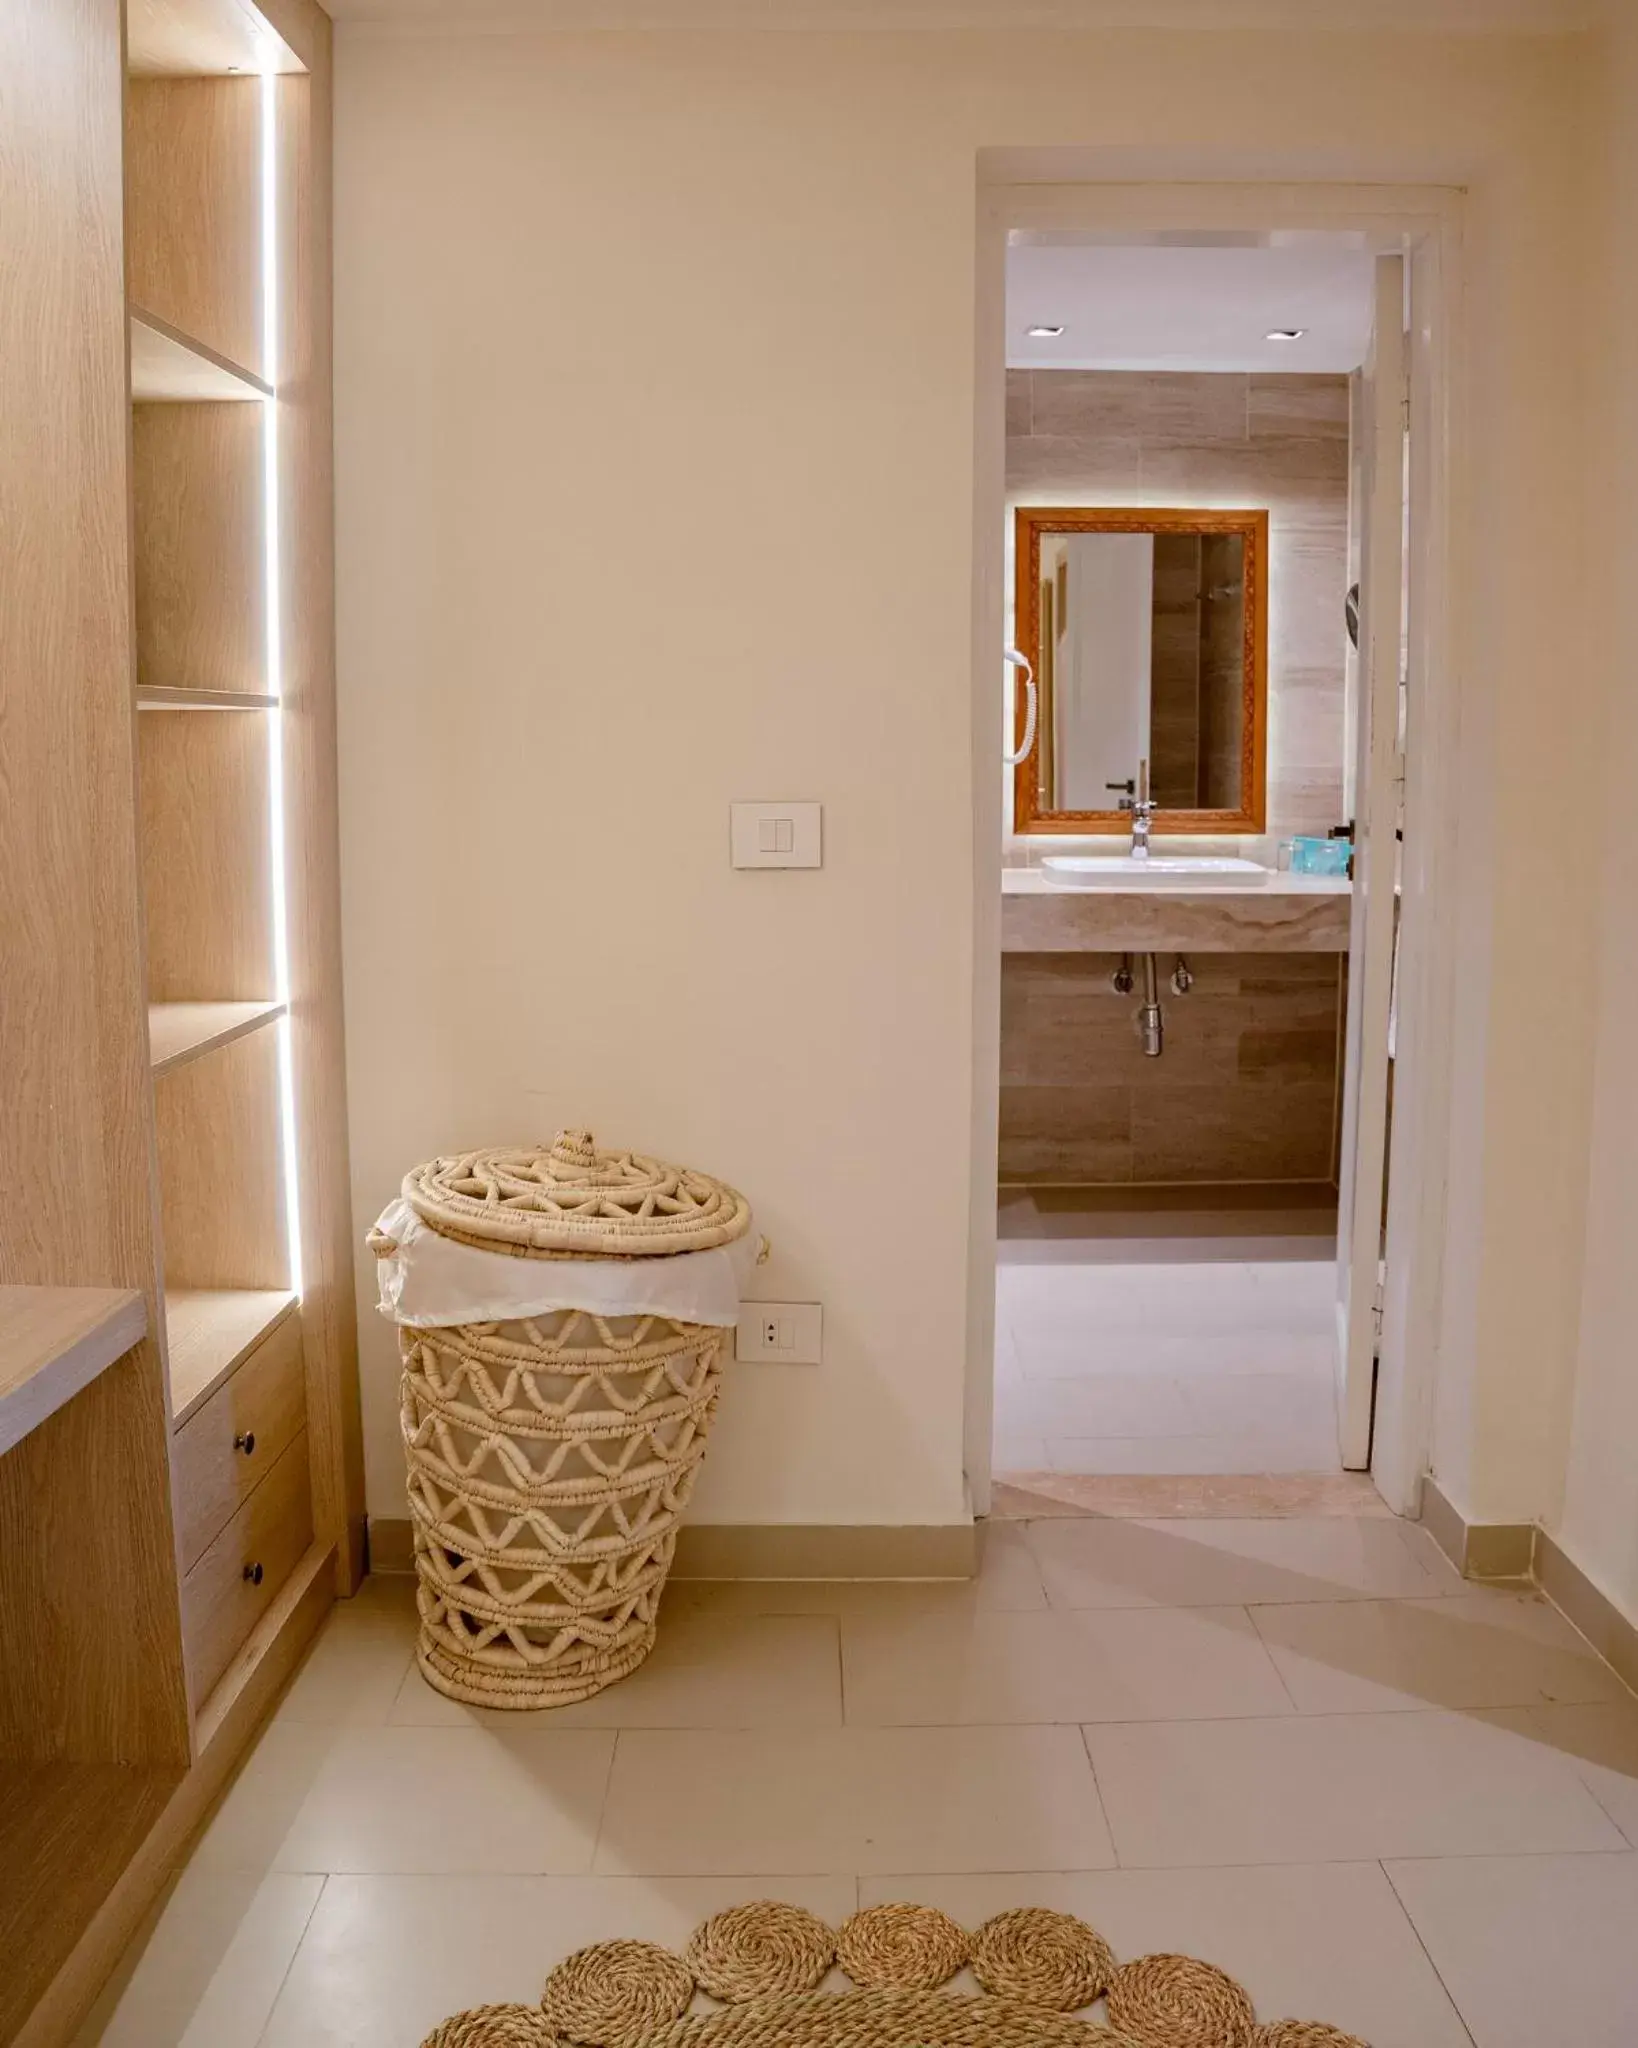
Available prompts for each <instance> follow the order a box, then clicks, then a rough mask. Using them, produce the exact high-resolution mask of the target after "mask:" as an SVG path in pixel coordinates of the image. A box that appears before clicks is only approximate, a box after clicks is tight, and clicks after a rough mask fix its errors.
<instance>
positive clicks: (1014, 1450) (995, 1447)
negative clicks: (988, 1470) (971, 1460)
mask: <svg viewBox="0 0 1638 2048" xmlns="http://www.w3.org/2000/svg"><path fill="white" fill-rule="evenodd" d="M990 1464H991V1467H992V1469H993V1470H995V1471H997V1472H1046V1471H1049V1470H1050V1469H1051V1468H1050V1466H1049V1464H1048V1461H1047V1446H1046V1438H1045V1437H1044V1436H1032V1435H1031V1434H1030V1432H1029V1431H1028V1430H1023V1429H1014V1428H1011V1427H1010V1426H1009V1425H1008V1423H1007V1421H1006V1418H1005V1417H1004V1416H1003V1415H1002V1413H1001V1412H1000V1410H999V1409H998V1410H997V1411H996V1417H995V1436H994V1439H993V1441H992V1443H991V1446H990Z"/></svg>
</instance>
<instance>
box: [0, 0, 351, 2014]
mask: <svg viewBox="0 0 1638 2048" xmlns="http://www.w3.org/2000/svg"><path fill="white" fill-rule="evenodd" d="M122 51H123V53H124V56H125V59H126V69H127V72H128V76H127V77H126V78H125V79H124V81H123V83H122V82H121V80H120V76H119V73H120V57H121V54H122ZM0 72H4V73H5V74H7V75H15V76H17V77H18V78H19V79H20V80H22V81H23V87H24V90H26V92H27V93H28V94H29V96H30V100H31V103H32V104H33V106H34V111H35V113H36V115H37V117H38V118H37V119H35V120H33V121H32V122H31V123H30V124H29V127H28V129H27V131H26V133H25V135H24V137H23V139H22V141H21V142H20V144H19V149H18V151H16V152H13V153H12V154H11V155H10V156H7V157H6V158H5V159H4V161H3V162H0V214H6V213H8V212H9V211H10V210H17V211H18V212H19V217H20V218H27V220H28V221H29V223H30V233H29V235H28V236H26V237H24V239H23V241H22V242H21V243H20V244H19V246H18V252H17V253H18V275H16V276H15V277H14V278H12V279H11V280H10V281H9V283H10V288H9V289H8V291H7V292H5V293H4V294H0V360H3V361H4V362H5V364H6V375H5V378H4V379H3V380H0V415H3V418H0V425H3V427H4V430H5V439H6V446H7V449H8V475H7V488H8V497H9V498H11V499H13V500H14V502H15V503H16V504H17V505H18V506H19V507H20V508H23V509H25V510H26V511H27V513H28V515H29V516H28V527H29V536H30V546H31V550H33V551H34V553H35V554H36V556H37V558H38V559H39V560H40V561H41V562H43V563H44V564H46V565H47V567H48V568H49V570H50V571H51V573H48V574H40V575H37V576H33V577H30V578H28V579H25V580H24V582H23V583H21V584H20V585H19V587H18V590H17V591H15V592H8V595H7V601H6V604H5V605H4V606H0V667H3V668H4V671H5V674H6V676H7V774H8V783H7V786H8V790H9V792H10V796H11V800H10V801H9V802H8V803H7V804H6V805H4V806H0V867H3V869H4V871H5V873H6V876H7V896H8V902H10V903H12V904H15V905H16V906H17V908H18V911H19V914H18V915H17V916H16V917H14V918H12V919H10V920H8V924H7V933H8V939H7V959H6V973H7V980H8V986H11V987H13V988H14V989H15V990H17V991H18V992H19V993H20V994H21V995H25V996H26V998H27V1000H26V1001H25V1000H20V1001H18V1002H17V1003H15V1004H10V1003H8V1004H6V1005H3V1006H0V1071H3V1072H5V1074H6V1076H7V1085H6V1088H5V1089H4V1090H3V1091H0V1156H4V1157H7V1158H11V1159H18V1160H30V1161H33V1162H34V1166H33V1167H32V1168H31V1170H30V1171H28V1172H26V1173H23V1172H20V1173H18V1174H16V1175H13V1176H10V1177H9V1179H8V1180H7V1181H6V1183H5V1184H4V1185H3V1186H0V1550H3V1552H4V1569H3V1570H0V1955H3V1956H4V1958H5V1962H4V1966H3V1967H0V2048H6V2044H9V2043H12V2042H13V2041H15V2040H18V2039H26V2041H27V2042H28V2043H29V2044H30V2048H59V2044H65V2043H67V2042H68V2041H70V2040H71V2039H72V2038H73V2037H74V2035H75V2033H76V2031H77V2029H78V2027H79V2024H80V2021H81V2019H82V2018H83V2015H84V2013H85V2010H86V2008H87V2007H88V2005H89V2004H90V2002H91V2000H92V1998H93V1997H94V1995H95V1993H96V1990H97V1988H98V1986H99V1984H100V1982H101V1980H102V1978H103V1977H104V1976H105V1975H106V1974H107V1972H108V1971H109V1970H110V1969H111V1968H112V1966H113V1964H114V1963H115V1961H116V1960H117V1958H118V1955H119V1952H120V1949H121V1947H122V1946H123V1944H124V1942H125V1941H126V1940H128V1939H129V1938H130V1936H131V1935H132V1934H133V1933H134V1932H135V1931H136V1928H137V1926H138V1924H139V1923H140V1920H141V1918H142V1916H143V1914H144V1913H145V1912H146V1910H147V1908H148V1907H149V1905H150V1904H151V1903H152V1902H153V1900H154V1899H155V1898H156V1897H157V1896H158V1895H159V1893H160V1891H161V1889H162V1887H163V1884H164V1882H165V1876H166V1872H167V1871H168V1870H169V1869H170V1868H172V1867H174V1864H175V1862H176V1859H177V1856H178V1853H179V1851H180V1847H181V1844H182V1843H183V1841H184V1840H185V1839H186V1837H187V1835H188V1833H189V1832H190V1831H191V1830H192V1829H193V1828H194V1827H195V1826H196V1825H197V1824H198V1822H199V1820H200V1819H201V1817H202V1816H203V1814H204V1812H205V1811H206V1809H207V1808H208V1805H209V1803H210V1801H211V1800H212V1799H213V1797H214V1796H215V1795H216V1793H217V1792H218V1791H219V1789H220V1788H221V1786H222V1785H223V1783H224V1782H225V1780H226V1778H227V1776H228V1774H229V1773H230V1772H231V1770H232V1768H233V1766H234V1764H235V1762H236V1760H237V1758H238V1757H239V1755H240V1754H241V1753H242V1751H243V1749H244V1746H245V1744H246V1743H247V1741H248V1740H249V1739H250V1737H251V1735H252V1734H253V1732H254V1730H255V1727H256V1725H257V1722H258V1720H259V1718H260V1717H261V1716H262V1715H263V1714H264V1713H265V1712H266V1711H267V1709H268V1708H269V1706H270V1705H271V1702H272V1700H273V1699H274V1698H275V1697H276V1695H277V1692H278V1689H279V1687H280V1685H281V1684H282V1683H283V1681H284V1679H285V1678H286V1677H287V1676H288V1674H289V1672H290V1671H291V1669H292V1668H293V1667H294V1664H295V1662H296V1660H297V1659H298V1658H299V1656H300V1655H301V1653H302V1650H303V1648H304V1646H305V1644H306V1642H307V1641H308V1639H309V1638H310V1637H311V1635H312V1632H313V1630H314V1629H315V1628H316V1627H317V1626H318V1624H319V1622H320V1621H321V1620H322V1618H323V1615H324V1611H325V1609H326V1607H327V1606H328V1604H329V1603H330V1602H331V1601H332V1600H333V1599H334V1598H335V1596H336V1594H337V1593H338V1592H342V1593H345V1592H347V1591H350V1590H351V1589H352V1588H353V1587H354V1586H355V1585H356V1583H357V1580H358V1576H359V1573H360V1571H361V1568H362V1553H363V1488H362V1460H361V1454H360V1445H359V1430H358V1420H357V1360H356V1334H355V1331H354V1327H353V1309H352V1278H351V1269H352V1259H351V1245H350V1237H351V1223H350V1213H349V1209H350V1205H349V1200H348V1183H347V1158H346V1139H345V1130H346V1122H345V1095H344V1080H343V1074H344V1068H343V1058H342V1040H341V1021H340V987H341V981H340V942H339V899H338V890H337V876H336V818H335V758H334V756H335V726H334V648H333V639H334V628H333V593H332V589H331V581H330V576H331V571H330V562H331V558H332V553H333V549H332V536H331V519H332V514H331V476H330V454H329V449H330V413H329V407H330V334H329V326H330V312H329V263H330V247H329V234H330V229H329V180H330V162H329V131H330V111H329V107H330V102H329V93H330V28H329V22H328V19H327V17H326V16H325V15H324V14H323V13H322V12H321V11H320V9H319V7H318V6H317V5H315V4H314V0H262V4H261V6H260V7H259V8H257V7H253V6H251V5H249V4H247V0H76V5H75V6H74V7H73V8H72V9H70V10H69V11H68V12H67V13H66V14H65V13H63V11H62V10H61V9H60V7H58V6H57V5H56V4H55V0H19V5H18V7H17V8H14V9H12V10H9V11H5V12H3V13H0ZM268 177H270V178H271V192H269V191H268V190H264V179H266V178H268ZM270 200H271V203H269V202H270ZM270 224H271V232H272V234H273V237H274V239H273V242H272V245H271V246H269V247H264V242H263V237H264V233H267V232H268V231H269V225H270ZM269 283H270V285H271V291H270V292H268V291H267V290H266V287H267V286H268V285H269ZM126 365H128V375H127V374H124V373H123V368H122V366H126ZM133 622H134V631H133ZM206 712H209V713H213V714H218V715H213V716H202V715H201V714H202V713H206ZM276 802H277V803H278V805H279V810H278V813H277V815H275V811H274V805H275V803H276ZM282 847H288V848H290V849H293V850H294V853H295V856H296V857H295V858H293V859H292V860H291V862H290V864H289V868H288V872H286V871H284V863H283V861H282V859H281V848H282Z"/></svg>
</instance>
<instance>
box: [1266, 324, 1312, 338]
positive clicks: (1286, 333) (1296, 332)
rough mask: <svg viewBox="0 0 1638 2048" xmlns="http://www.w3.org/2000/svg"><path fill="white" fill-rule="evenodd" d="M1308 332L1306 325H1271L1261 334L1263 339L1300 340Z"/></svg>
mask: <svg viewBox="0 0 1638 2048" xmlns="http://www.w3.org/2000/svg"><path fill="white" fill-rule="evenodd" d="M1307 332H1308V329H1307V328H1306V327H1271V328H1270V329H1269V331H1268V332H1267V334H1265V335H1264V336H1263V339H1264V341H1301V340H1302V338H1303V336H1304V335H1305V334H1306V333H1307Z"/></svg>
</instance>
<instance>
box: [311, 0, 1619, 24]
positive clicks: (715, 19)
mask: <svg viewBox="0 0 1638 2048" xmlns="http://www.w3.org/2000/svg"><path fill="white" fill-rule="evenodd" d="M1624 4H1625V0H325V6H326V8H327V11H328V12H329V13H330V14H332V15H334V16H335V17H336V19H337V20H338V21H378V22H417V23H437V24H439V25H440V26H442V27H445V28H451V29H459V28H464V27H475V26H487V25H491V24H496V23H500V24H505V25H507V26H515V27H518V28H562V29H601V28H610V29H620V28H683V29H687V28H720V27H733V28H846V29H856V28H875V29H907V28H908V29H915V28H928V29H940V28H974V27H977V28H1012V29H1018V28H1243V27H1252V28H1258V27H1273V28H1294V29H1302V28H1343V29H1366V30H1369V29H1429V30H1449V29H1457V30H1472V31H1503V32H1506V31H1517V30H1554V29H1559V30H1562V29H1577V28H1584V27H1587V26H1589V25H1591V23H1593V22H1594V21H1596V20H1599V19H1602V18H1604V16H1605V14H1606V12H1613V11H1614V10H1615V9H1616V8H1618V7H1620V6H1622V5H1624Z"/></svg>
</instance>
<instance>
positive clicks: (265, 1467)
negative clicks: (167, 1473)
mask: <svg viewBox="0 0 1638 2048" xmlns="http://www.w3.org/2000/svg"><path fill="white" fill-rule="evenodd" d="M305 1414H306V1397H305V1392H304V1388H303V1383H302V1344H301V1324H300V1322H299V1321H298V1319H297V1318H296V1317H294V1316H287V1317H286V1318H285V1319H284V1321H283V1322H281V1323H280V1324H279V1326H278V1327H277V1329H275V1330H274V1331H272V1332H271V1334H270V1335H269V1336H268V1337H267V1338H266V1339H265V1341H264V1342H263V1343H261V1344H259V1345H258V1346H257V1347H256V1349H255V1350H254V1351H253V1352H252V1353H251V1354H250V1356H249V1357H248V1358H247V1359H246V1360H245V1362H244V1364H243V1365H241V1366H240V1368H239V1370H238V1371H237V1372H236V1373H234V1375H233V1376H232V1378H231V1379H230V1380H229V1381H228V1382H227V1384H226V1385H225V1386H222V1387H218V1389H217V1390H216V1392H215V1393H214V1394H212V1395H211V1397H210V1399H209V1400H208V1401H207V1402H206V1403H205V1405H204V1406H203V1407H202V1408H201V1409H200V1410H199V1412H198V1414H196V1415H195V1416H194V1417H193V1419H192V1421H191V1422H189V1423H187V1424H186V1425H185V1427H184V1428H182V1429H180V1430H179V1431H178V1432H177V1437H176V1467H175V1469H176V1508H177V1523H178V1529H179V1535H180V1541H181V1546H182V1568H183V1570H184V1571H188V1570H191V1569H192V1567H193V1566H194V1565H195V1564H197V1563H198V1561H199V1558H200V1555H201V1553H202V1552H203V1551H204V1549H205V1546H206V1545H207V1544H208V1543H209V1542H210V1541H211V1539H212V1538H213V1537H215V1536H216V1535H218V1534H219V1533H220V1532H221V1530H222V1529H223V1528H224V1527H225V1526H226V1525H227V1523H228V1522H229V1521H230V1520H231V1519H232V1517H233V1516H234V1515H235V1514H236V1513H237V1512H238V1510H239V1508H240V1507H241V1505H242V1504H243V1503H244V1501H245V1500H246V1499H247V1498H248V1497H249V1495H250V1494H251V1493H252V1492H254V1490H255V1489H256V1487H257V1486H259V1485H260V1484H261V1481H262V1480H263V1478H264V1477H265V1476H266V1475H267V1473H268V1472H269V1471H270V1470H271V1469H272V1467H273V1466H274V1465H275V1464H276V1463H277V1461H278V1459H279V1457H280V1456H281V1454H282V1453H283V1452H284V1451H286V1450H287V1449H288V1448H289V1446H290V1445H291V1444H292V1443H293V1442H294V1441H295V1438H296V1436H297V1434H298V1432H299V1431H300V1429H301V1426H302V1423H303V1420H304V1419H305Z"/></svg>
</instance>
